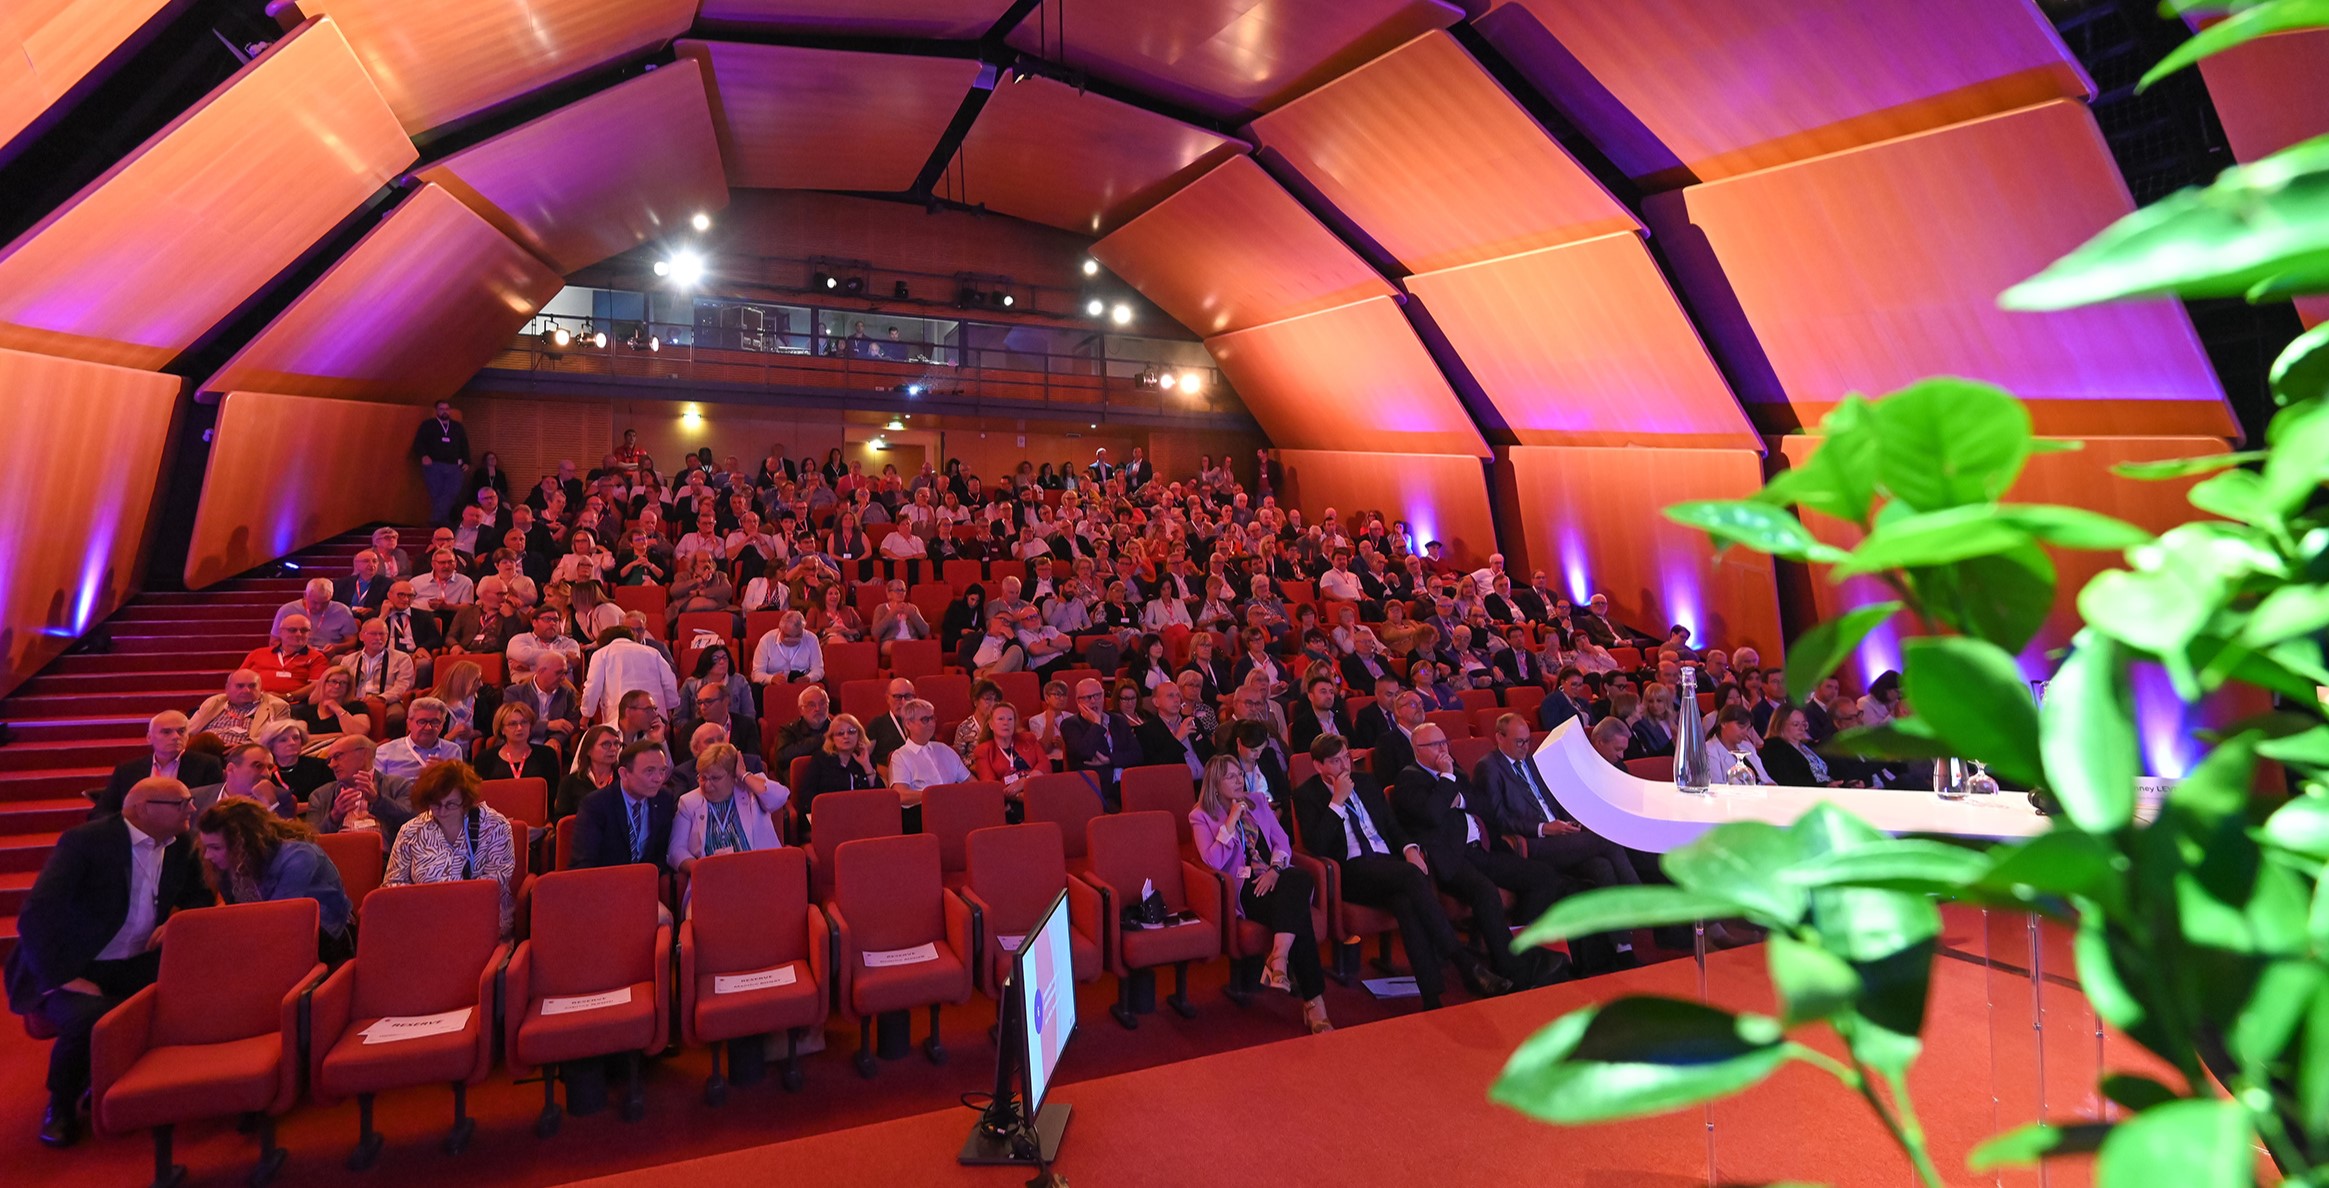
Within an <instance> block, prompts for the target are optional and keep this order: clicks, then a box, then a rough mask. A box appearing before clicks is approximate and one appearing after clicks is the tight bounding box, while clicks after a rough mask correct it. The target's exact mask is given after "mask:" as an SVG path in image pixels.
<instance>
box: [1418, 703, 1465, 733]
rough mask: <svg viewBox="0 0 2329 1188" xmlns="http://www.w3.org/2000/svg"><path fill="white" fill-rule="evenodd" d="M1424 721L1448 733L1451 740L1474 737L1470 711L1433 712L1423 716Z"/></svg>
mask: <svg viewBox="0 0 2329 1188" xmlns="http://www.w3.org/2000/svg"><path fill="white" fill-rule="evenodd" d="M1423 720H1424V721H1426V722H1429V723H1431V724H1432V725H1434V726H1437V727H1439V728H1440V729H1441V730H1442V731H1444V732H1446V734H1447V736H1448V737H1449V738H1450V739H1458V738H1470V737H1471V736H1472V712H1471V711H1470V710H1460V709H1455V710H1433V711H1431V712H1430V713H1428V714H1425V715H1423Z"/></svg>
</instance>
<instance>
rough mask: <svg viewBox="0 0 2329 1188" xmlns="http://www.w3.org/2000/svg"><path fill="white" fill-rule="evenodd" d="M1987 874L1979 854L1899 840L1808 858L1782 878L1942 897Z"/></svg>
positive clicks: (1987, 865) (1984, 859)
mask: <svg viewBox="0 0 2329 1188" xmlns="http://www.w3.org/2000/svg"><path fill="white" fill-rule="evenodd" d="M1989 871H1990V857H1989V855H1987V854H1985V853H1983V852H1981V851H1980V850H1971V849H1967V848H1966V847H1964V846H1953V845H1950V844H1949V843H1947V842H1937V841H1925V840H1923V839H1922V838H1906V837H1904V838H1886V839H1885V840H1884V841H1882V842H1880V843H1877V844H1875V845H1869V846H1860V847H1856V848H1854V849H1850V850H1842V851H1838V852H1836V853H1832V854H1825V855H1822V856H1820V857H1818V858H1807V859H1805V860H1803V861H1801V862H1799V863H1797V864H1796V865H1795V866H1794V867H1793V868H1791V869H1789V870H1788V872H1787V875H1786V878H1787V881H1788V882H1791V883H1794V884H1796V885H1797V886H1799V887H1878V888H1882V889H1885V890H1891V891H1913V892H1915V893H1917V894H1919V895H1941V894H1947V893H1950V892H1953V891H1956V890H1958V889H1959V888H1962V887H1967V886H1970V885H1972V884H1974V883H1977V882H1979V881H1980V880H1981V878H1982V877H1983V876H1984V875H1987V874H1988V873H1989Z"/></svg>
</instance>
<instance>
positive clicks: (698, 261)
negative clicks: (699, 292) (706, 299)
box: [671, 250, 704, 289]
mask: <svg viewBox="0 0 2329 1188" xmlns="http://www.w3.org/2000/svg"><path fill="white" fill-rule="evenodd" d="M703 279H704V258H703V257H702V256H699V255H697V254H696V253H695V252H693V251H685V250H683V251H680V252H678V253H676V254H674V255H673V256H672V257H671V283H673V284H675V285H678V286H679V287H680V288H682V289H692V288H694V287H695V286H696V284H697V283H698V282H700V281H702V280H703Z"/></svg>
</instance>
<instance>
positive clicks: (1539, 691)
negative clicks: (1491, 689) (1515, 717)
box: [1504, 685, 1545, 722]
mask: <svg viewBox="0 0 2329 1188" xmlns="http://www.w3.org/2000/svg"><path fill="white" fill-rule="evenodd" d="M1544 703H1545V690H1544V686H1542V685H1514V686H1512V687H1511V688H1509V689H1506V690H1505V691H1504V707H1505V708H1506V709H1509V710H1511V711H1512V712H1514V713H1516V714H1522V715H1525V716H1526V717H1527V718H1528V720H1529V721H1531V722H1534V721H1536V715H1537V707H1538V706H1541V705H1543V704H1544Z"/></svg>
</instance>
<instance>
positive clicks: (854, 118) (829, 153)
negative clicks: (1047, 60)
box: [677, 41, 979, 192]
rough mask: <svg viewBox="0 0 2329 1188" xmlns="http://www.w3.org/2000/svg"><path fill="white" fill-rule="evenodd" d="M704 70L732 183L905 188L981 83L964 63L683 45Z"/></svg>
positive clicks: (724, 45)
mask: <svg viewBox="0 0 2329 1188" xmlns="http://www.w3.org/2000/svg"><path fill="white" fill-rule="evenodd" d="M677 49H678V51H679V53H680V54H681V55H682V56H683V57H687V58H693V59H696V60H697V61H699V62H702V63H703V64H704V70H705V72H706V73H707V74H708V75H709V76H710V79H711V84H712V122H713V124H714V126H715V127H717V128H718V129H719V134H720V147H721V149H722V151H723V152H724V153H725V155H726V157H727V161H728V181H729V184H731V185H737V186H750V187H754V188H758V189H770V190H778V189H782V190H872V191H882V192H886V191H892V190H904V189H907V188H909V187H911V186H912V185H913V184H914V179H915V178H916V177H918V176H920V175H921V172H922V166H923V165H924V164H926V163H928V161H929V160H930V153H931V151H932V150H934V149H936V148H937V147H938V140H939V138H940V137H941V136H943V135H944V134H945V132H946V126H947V124H948V123H950V122H951V121H952V120H953V119H954V113H955V111H956V109H958V108H960V107H961V106H962V100H963V96H964V95H966V94H968V93H969V91H970V84H971V82H972V81H973V80H974V79H976V78H977V77H978V72H979V64H978V63H977V62H976V61H974V60H971V59H968V58H917V57H909V56H907V55H904V54H866V53H856V52H852V51H847V50H826V49H800V48H796V47H792V46H781V45H743V44H739V43H736V42H727V41H682V42H680V43H679V44H678V46H677Z"/></svg>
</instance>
